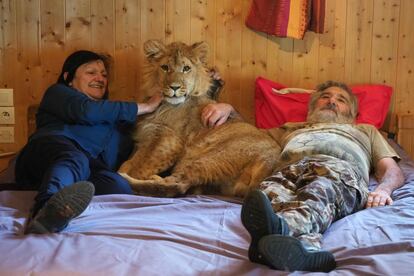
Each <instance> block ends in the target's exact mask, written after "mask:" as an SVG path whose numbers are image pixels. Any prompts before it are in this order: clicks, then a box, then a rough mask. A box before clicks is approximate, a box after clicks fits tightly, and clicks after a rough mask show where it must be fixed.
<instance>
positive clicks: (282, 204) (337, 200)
mask: <svg viewBox="0 0 414 276" xmlns="http://www.w3.org/2000/svg"><path fill="white" fill-rule="evenodd" d="M260 189H261V190H262V191H263V192H265V193H266V194H267V196H268V197H269V199H270V200H271V203H272V207H273V210H274V211H275V212H276V213H277V214H278V215H280V216H282V217H283V218H284V219H285V220H286V222H287V223H288V225H289V228H290V233H289V234H290V235H291V236H294V237H296V238H298V239H299V240H301V242H302V243H303V244H304V246H305V247H306V248H308V249H315V250H318V249H320V248H321V240H322V233H323V232H325V230H326V229H328V227H329V226H330V225H331V223H332V222H334V221H336V220H338V219H340V218H343V217H345V216H347V215H349V214H351V213H354V212H356V211H358V210H360V209H362V208H363V207H364V206H365V203H366V200H367V197H368V184H367V181H366V180H365V179H364V178H363V177H361V175H360V173H359V170H358V169H357V168H356V167H355V166H353V165H352V164H350V163H349V162H347V161H343V160H340V159H338V158H335V157H331V156H327V155H315V156H310V157H305V158H303V159H301V160H300V161H298V162H296V163H294V164H291V165H288V166H286V167H283V168H282V169H280V170H277V171H275V172H274V173H273V175H272V176H270V177H268V178H266V179H265V180H264V181H263V182H262V183H261V184H260Z"/></svg>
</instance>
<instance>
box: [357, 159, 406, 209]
mask: <svg viewBox="0 0 414 276" xmlns="http://www.w3.org/2000/svg"><path fill="white" fill-rule="evenodd" d="M375 176H376V178H377V180H378V183H379V184H378V186H377V188H375V190H374V191H373V192H370V193H369V194H368V201H367V204H366V205H365V207H366V208H371V207H378V206H384V205H391V204H392V199H391V194H392V192H393V191H394V190H395V189H397V188H399V187H401V186H402V185H403V184H404V175H403V173H402V171H401V169H400V167H399V166H398V164H397V163H396V162H395V161H394V159H392V158H391V157H385V158H382V159H380V160H379V161H378V163H377V166H376V172H375Z"/></svg>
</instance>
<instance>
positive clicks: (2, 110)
mask: <svg viewBox="0 0 414 276" xmlns="http://www.w3.org/2000/svg"><path fill="white" fill-rule="evenodd" d="M14 122H15V120H14V107H13V106H7V107H4V106H2V107H0V125H14Z"/></svg>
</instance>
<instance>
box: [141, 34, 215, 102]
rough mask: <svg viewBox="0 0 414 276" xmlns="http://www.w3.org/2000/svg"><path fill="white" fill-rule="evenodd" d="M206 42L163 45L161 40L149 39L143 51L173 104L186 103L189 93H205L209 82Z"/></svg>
mask: <svg viewBox="0 0 414 276" xmlns="http://www.w3.org/2000/svg"><path fill="white" fill-rule="evenodd" d="M207 47H208V46H207V44H206V43H205V42H201V43H195V44H193V45H191V46H188V45H186V44H184V43H180V42H175V43H172V44H169V45H164V44H163V43H162V42H160V41H158V40H149V41H147V42H146V43H145V44H144V51H145V55H146V57H147V60H148V62H149V65H150V70H151V73H150V74H151V75H152V76H153V77H155V82H156V84H155V85H156V86H158V88H159V89H161V91H162V92H163V94H164V99H165V101H167V102H169V103H171V104H174V105H175V104H180V103H183V102H184V101H185V100H186V99H187V98H188V97H189V96H200V95H204V94H205V93H206V92H207V90H208V88H209V86H210V77H209V75H208V73H207V67H206V64H205V61H206V59H207V51H208V48H207Z"/></svg>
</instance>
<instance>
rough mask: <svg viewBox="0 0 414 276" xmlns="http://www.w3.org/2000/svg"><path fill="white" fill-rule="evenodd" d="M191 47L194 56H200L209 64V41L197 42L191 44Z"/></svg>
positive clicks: (203, 61) (202, 60)
mask: <svg viewBox="0 0 414 276" xmlns="http://www.w3.org/2000/svg"><path fill="white" fill-rule="evenodd" d="M191 48H192V49H193V53H194V56H196V57H198V58H199V59H200V61H201V62H202V63H204V64H207V62H208V50H209V47H208V44H207V42H205V41H201V42H196V43H194V44H193V45H191Z"/></svg>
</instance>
